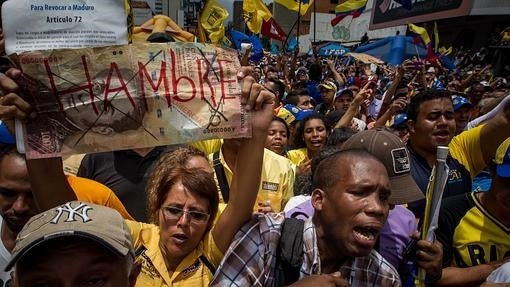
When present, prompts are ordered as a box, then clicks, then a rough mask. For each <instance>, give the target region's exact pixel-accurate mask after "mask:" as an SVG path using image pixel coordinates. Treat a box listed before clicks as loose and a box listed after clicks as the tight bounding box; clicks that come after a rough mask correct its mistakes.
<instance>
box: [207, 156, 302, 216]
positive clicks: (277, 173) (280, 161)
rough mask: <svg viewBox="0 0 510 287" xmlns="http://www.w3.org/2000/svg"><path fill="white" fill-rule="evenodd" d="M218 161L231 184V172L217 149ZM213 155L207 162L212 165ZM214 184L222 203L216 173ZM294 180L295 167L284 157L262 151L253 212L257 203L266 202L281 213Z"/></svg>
mask: <svg viewBox="0 0 510 287" xmlns="http://www.w3.org/2000/svg"><path fill="white" fill-rule="evenodd" d="M219 152H220V154H219V159H220V162H221V164H222V165H223V170H224V171H225V177H226V178H227V181H228V184H229V185H230V184H231V182H232V175H233V173H232V170H230V168H229V167H228V165H227V163H226V162H225V160H224V158H223V153H222V152H221V149H219ZM212 158H213V154H209V161H210V162H211V163H212V162H213V160H212ZM214 179H215V180H216V184H217V185H218V191H219V193H220V202H222V203H223V202H224V201H223V197H222V195H221V192H220V187H219V184H218V179H217V178H216V173H215V175H214ZM294 180H295V167H294V166H293V165H292V163H291V162H290V161H289V159H287V158H286V157H283V156H281V155H277V154H276V153H274V152H272V151H270V150H268V149H264V158H263V164H262V174H261V179H260V185H259V192H258V194H257V201H256V202H255V206H254V207H253V210H254V211H257V209H258V203H259V202H263V201H266V200H268V201H269V202H270V204H271V208H272V209H273V211H274V212H280V211H283V208H284V207H285V204H287V201H288V200H289V198H291V197H292V196H294V189H293V188H294Z"/></svg>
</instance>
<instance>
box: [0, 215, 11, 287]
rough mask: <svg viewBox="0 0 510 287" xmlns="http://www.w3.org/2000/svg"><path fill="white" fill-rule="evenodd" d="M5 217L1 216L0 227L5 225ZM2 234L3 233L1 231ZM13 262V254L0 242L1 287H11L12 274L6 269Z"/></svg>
mask: <svg viewBox="0 0 510 287" xmlns="http://www.w3.org/2000/svg"><path fill="white" fill-rule="evenodd" d="M3 221H4V219H3V217H2V216H0V226H2V224H3ZM0 232H1V231H0ZM9 260H11V253H10V252H9V251H7V249H6V248H5V246H4V243H3V241H2V240H0V287H10V286H11V285H12V283H11V272H5V271H4V268H5V266H7V263H9Z"/></svg>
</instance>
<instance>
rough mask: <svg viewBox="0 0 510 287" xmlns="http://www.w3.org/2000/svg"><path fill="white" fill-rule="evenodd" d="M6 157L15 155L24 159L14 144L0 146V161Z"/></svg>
mask: <svg viewBox="0 0 510 287" xmlns="http://www.w3.org/2000/svg"><path fill="white" fill-rule="evenodd" d="M6 155H16V156H18V157H19V158H23V159H25V156H24V155H23V154H21V153H19V152H18V150H17V149H16V145H15V144H0V161H1V160H2V159H3V158H4V157H5V156H6Z"/></svg>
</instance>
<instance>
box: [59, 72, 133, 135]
mask: <svg viewBox="0 0 510 287" xmlns="http://www.w3.org/2000/svg"><path fill="white" fill-rule="evenodd" d="M127 73H128V72H127V71H124V72H123V73H121V74H120V75H121V76H119V75H118V74H115V73H114V74H113V75H111V77H110V78H107V77H108V75H106V74H105V73H100V74H98V75H96V77H95V80H94V85H93V86H94V87H93V89H92V90H93V94H94V96H93V98H91V95H90V94H89V91H88V90H82V89H79V90H77V91H75V92H72V93H66V94H62V95H60V101H61V102H62V104H63V107H64V110H65V114H66V118H67V119H68V120H70V121H71V122H72V124H73V125H75V126H76V127H77V128H78V129H80V130H82V131H87V130H89V129H90V130H91V131H93V132H95V133H98V134H102V135H112V134H114V133H115V132H121V131H124V130H129V129H136V128H138V127H139V126H141V121H142V114H141V111H142V110H143V107H141V106H140V105H142V102H141V101H140V100H139V98H133V97H136V96H137V89H136V82H137V81H135V80H131V81H130V82H129V83H128V81H129V80H130V79H131V78H132V76H130V75H129V74H127ZM108 79H109V81H108ZM129 96H131V97H132V98H131V99H130V98H129ZM105 99H106V101H105ZM91 127H92V128H91ZM123 127H125V128H123Z"/></svg>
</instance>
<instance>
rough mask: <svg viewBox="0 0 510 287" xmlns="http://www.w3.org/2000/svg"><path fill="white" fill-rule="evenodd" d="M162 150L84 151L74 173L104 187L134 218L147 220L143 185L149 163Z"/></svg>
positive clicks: (150, 169)
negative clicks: (141, 153)
mask: <svg viewBox="0 0 510 287" xmlns="http://www.w3.org/2000/svg"><path fill="white" fill-rule="evenodd" d="M165 150H166V147H156V148H154V149H153V150H151V151H150V152H149V153H148V154H147V155H146V156H144V157H142V156H140V155H139V154H138V153H136V152H134V151H132V150H123V151H113V152H103V153H94V154H87V155H86V156H85V157H84V158H83V160H82V162H81V164H80V168H79V169H78V173H77V175H78V176H81V177H86V178H89V179H93V180H95V181H98V182H100V183H102V184H104V185H106V186H108V187H109V188H111V189H112V190H113V192H114V193H115V194H116V195H117V197H118V198H119V199H120V201H121V202H122V204H124V207H126V209H127V211H128V212H129V213H130V214H131V216H133V218H134V219H135V220H136V221H141V222H148V218H149V216H148V214H147V195H146V191H145V188H146V185H147V181H148V179H149V177H150V174H151V171H152V166H153V165H154V164H155V163H156V161H157V160H158V158H159V155H160V154H161V153H162V152H163V151H165Z"/></svg>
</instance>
